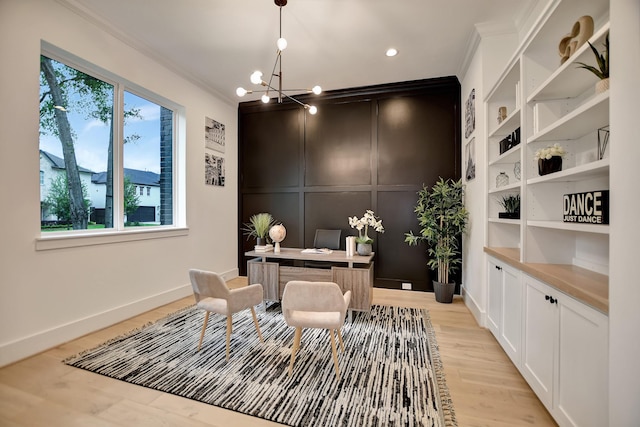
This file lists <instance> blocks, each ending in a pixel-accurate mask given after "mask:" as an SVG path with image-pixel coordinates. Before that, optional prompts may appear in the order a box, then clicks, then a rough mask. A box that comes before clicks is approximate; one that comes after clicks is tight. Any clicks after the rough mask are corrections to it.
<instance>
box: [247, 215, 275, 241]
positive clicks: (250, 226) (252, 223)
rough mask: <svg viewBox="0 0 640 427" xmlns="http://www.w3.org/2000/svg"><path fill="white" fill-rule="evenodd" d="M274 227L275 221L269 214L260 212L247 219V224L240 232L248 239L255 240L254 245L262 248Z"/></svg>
mask: <svg viewBox="0 0 640 427" xmlns="http://www.w3.org/2000/svg"><path fill="white" fill-rule="evenodd" d="M273 225H275V220H274V219H273V216H271V214H270V213H266V212H262V213H258V214H255V215H252V216H251V217H250V218H249V222H248V223H246V224H244V227H243V228H242V230H243V231H244V234H246V236H247V240H249V238H251V237H254V238H255V239H256V245H258V246H262V245H265V244H266V243H267V239H268V237H269V230H270V229H271V227H272V226H273Z"/></svg>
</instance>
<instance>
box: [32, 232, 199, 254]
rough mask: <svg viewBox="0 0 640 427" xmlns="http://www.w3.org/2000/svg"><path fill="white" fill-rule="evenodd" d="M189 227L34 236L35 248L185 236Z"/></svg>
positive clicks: (74, 246) (59, 247)
mask: <svg viewBox="0 0 640 427" xmlns="http://www.w3.org/2000/svg"><path fill="white" fill-rule="evenodd" d="M188 234H189V228H187V227H179V228H156V229H151V230H137V229H136V230H119V231H107V232H100V233H86V232H78V233H72V232H70V233H65V234H64V235H63V234H55V235H44V236H40V237H38V238H36V250H37V251H47V250H50V249H63V248H76V247H81V246H93V245H106V244H111V243H123V242H133V241H137V240H149V239H165V238H170V237H179V236H187V235H188Z"/></svg>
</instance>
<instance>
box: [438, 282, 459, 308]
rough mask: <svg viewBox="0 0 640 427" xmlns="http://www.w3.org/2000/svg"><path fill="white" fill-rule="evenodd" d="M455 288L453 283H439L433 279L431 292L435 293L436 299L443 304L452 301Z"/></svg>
mask: <svg viewBox="0 0 640 427" xmlns="http://www.w3.org/2000/svg"><path fill="white" fill-rule="evenodd" d="M455 290H456V284H455V283H440V282H438V281H436V280H434V281H433V292H434V293H435V294H436V301H437V302H441V303H444V304H450V303H452V302H453V294H454V292H455Z"/></svg>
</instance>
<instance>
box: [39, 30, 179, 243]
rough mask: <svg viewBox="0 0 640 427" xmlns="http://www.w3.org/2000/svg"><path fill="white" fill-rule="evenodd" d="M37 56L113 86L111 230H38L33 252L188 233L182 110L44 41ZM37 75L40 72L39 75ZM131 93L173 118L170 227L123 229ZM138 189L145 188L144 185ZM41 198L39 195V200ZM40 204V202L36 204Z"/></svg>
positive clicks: (162, 98)
mask: <svg viewBox="0 0 640 427" xmlns="http://www.w3.org/2000/svg"><path fill="white" fill-rule="evenodd" d="M39 54H40V55H44V56H46V57H48V58H51V59H53V60H55V61H58V62H61V63H63V64H65V65H67V66H69V67H72V68H75V69H77V70H78V71H81V72H83V73H85V74H87V75H89V76H91V77H94V78H96V79H100V80H102V81H104V82H106V83H109V84H111V85H113V87H114V94H113V114H114V119H113V121H112V125H113V136H114V144H113V158H112V162H113V167H114V173H113V186H114V188H113V193H114V200H113V205H114V206H113V208H114V218H113V222H114V227H113V228H108V229H93V230H65V231H49V232H46V233H43V232H41V231H40V230H39V233H38V236H37V237H36V250H50V249H57V248H67V247H77V246H87V245H99V244H110V243H117V242H127V241H133V240H146V239H155V238H165V237H174V236H183V235H187V234H188V227H187V226H186V203H185V202H186V199H185V194H184V192H185V186H184V182H183V180H184V176H185V171H184V167H185V162H184V158H185V157H184V153H185V145H186V132H185V129H184V127H185V122H186V118H185V108H184V107H183V106H181V105H179V104H177V103H175V102H173V101H171V100H168V99H166V98H164V97H163V96H161V95H158V94H156V93H154V92H151V91H150V90H148V89H146V88H144V87H142V86H140V85H138V84H135V83H133V82H131V81H129V80H127V79H125V78H123V77H120V76H118V75H116V74H114V73H112V72H110V71H108V70H105V69H103V68H101V67H98V66H96V65H94V64H92V63H90V62H88V61H86V60H84V59H82V58H79V57H77V56H75V55H73V54H71V53H69V52H66V51H64V50H62V49H60V48H58V47H56V46H54V45H51V44H49V43H47V42H45V41H42V43H41V49H40V53H39ZM38 63H39V62H38ZM38 73H39V72H38ZM125 91H127V92H130V93H133V94H135V95H137V96H139V97H142V98H144V99H146V100H148V101H150V102H153V103H156V104H157V105H159V106H161V107H164V108H166V109H169V110H171V111H172V113H173V117H172V148H171V149H172V174H171V175H172V176H171V179H172V208H173V221H172V222H173V223H172V224H169V225H155V226H146V227H125V223H124V187H123V186H124V166H123V160H124V144H123V135H124V92H125ZM141 188H144V187H143V186H142V187H141ZM39 197H40V195H39V194H38V201H39ZM38 205H39V203H38Z"/></svg>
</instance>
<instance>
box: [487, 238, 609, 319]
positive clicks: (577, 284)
mask: <svg viewBox="0 0 640 427" xmlns="http://www.w3.org/2000/svg"><path fill="white" fill-rule="evenodd" d="M484 251H485V252H486V253H488V254H489V255H491V256H493V257H495V258H497V259H499V260H500V261H503V262H506V263H507V264H509V265H511V266H512V267H515V268H517V269H519V270H522V271H524V272H525V273H527V274H528V275H530V276H532V277H535V278H536V279H539V280H541V281H543V282H545V283H547V284H548V285H550V286H552V287H554V288H556V289H558V290H559V291H562V292H564V293H566V294H567V295H571V296H572V297H574V298H575V299H577V300H578V301H581V302H583V303H585V304H587V305H589V306H591V307H593V308H595V309H596V310H599V311H601V312H603V313H605V314H609V276H606V275H604V274H599V273H595V272H593V271H591V270H587V269H585V268H581V267H576V266H575V265H570V264H540V263H529V262H520V250H519V249H517V248H496V247H485V248H484Z"/></svg>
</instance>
